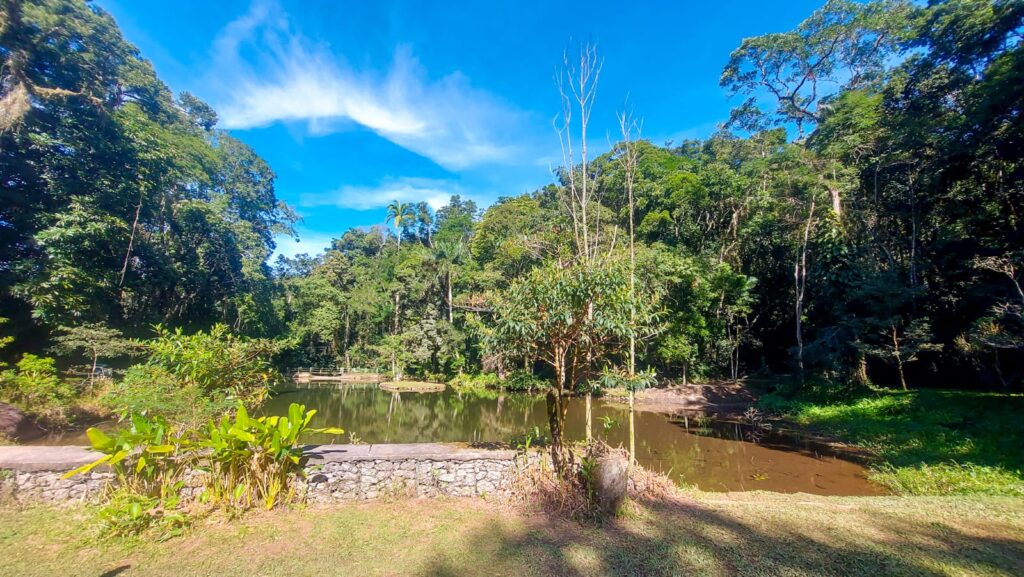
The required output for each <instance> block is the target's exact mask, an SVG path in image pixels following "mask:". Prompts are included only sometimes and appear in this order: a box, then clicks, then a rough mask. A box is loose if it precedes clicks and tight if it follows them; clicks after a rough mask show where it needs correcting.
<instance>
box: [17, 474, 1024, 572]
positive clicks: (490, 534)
mask: <svg viewBox="0 0 1024 577" xmlns="http://www.w3.org/2000/svg"><path fill="white" fill-rule="evenodd" d="M0 518H2V519H3V520H4V521H3V523H0V559H3V564H2V569H0V573H2V574H4V575H19V576H24V577H32V576H35V575H47V576H49V575H69V576H76V575H88V576H93V577H95V576H97V575H122V576H142V577H155V576H164V575H166V576H175V577H177V576H190V575H218V576H220V575H239V576H241V575H310V576H317V577H323V576H329V575H361V576H362V575H424V576H449V575H453V576H454V575H488V576H490V575H568V576H588V575H716V576H717V575H791V576H803V575H807V576H811V575H813V576H819V575H823V576H824V575H844V576H847V575H848V576H858V575H865V576H871V577H878V576H879V575H907V576H910V575H922V576H924V575H964V576H967V575H971V576H974V575H983V576H984V575H988V576H1009V575H1020V574H1022V572H1024V500H1020V499H1012V498H1005V497H956V498H941V497H871V498H836V497H829V498H823V497H812V496H807V495H777V494H768V493H746V494H733V495H723V494H711V493H695V494H693V496H692V497H686V498H683V499H681V500H679V501H675V502H670V503H660V504H650V505H646V506H633V507H632V508H630V509H629V510H627V513H625V514H624V515H623V516H622V517H621V518H619V519H615V520H612V521H609V522H606V523H605V524H603V525H600V526H598V525H592V524H580V523H576V522H571V521H566V520H564V519H560V518H557V517H552V516H549V515H545V514H543V513H540V512H538V511H532V510H526V509H519V508H513V507H511V506H506V505H499V504H495V503H488V502H485V501H482V500H454V499H453V500H433V501H428V500H406V501H402V500H399V501H394V502H376V503H364V504H351V505H339V506H334V507H330V508H311V509H295V510H284V511H273V512H269V513H267V512H261V513H251V514H248V515H245V516H243V517H241V518H237V519H232V520H227V519H222V518H213V519H207V520H205V521H202V522H200V523H199V524H197V525H196V526H195V527H193V528H191V529H189V530H188V531H187V532H186V534H185V535H184V536H183V537H180V538H176V539H172V540H170V541H166V542H163V543H157V542H154V541H152V540H140V539H134V540H116V541H109V540H107V541H97V540H96V537H95V529H94V528H93V521H92V517H91V516H90V515H89V514H88V513H87V512H86V511H85V510H83V509H81V508H76V507H70V508H65V509H54V508H48V507H42V506H36V507H29V508H20V509H19V508H13V507H10V506H8V507H0Z"/></svg>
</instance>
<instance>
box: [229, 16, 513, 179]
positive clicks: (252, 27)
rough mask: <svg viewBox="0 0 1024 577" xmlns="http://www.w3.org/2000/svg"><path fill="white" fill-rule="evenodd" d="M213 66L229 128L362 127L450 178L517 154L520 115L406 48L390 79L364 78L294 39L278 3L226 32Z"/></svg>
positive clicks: (370, 73)
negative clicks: (435, 71)
mask: <svg viewBox="0 0 1024 577" xmlns="http://www.w3.org/2000/svg"><path fill="white" fill-rule="evenodd" d="M214 61H215V62H214V64H215V69H214V80H215V82H217V83H218V84H219V85H220V86H221V87H222V89H223V91H224V92H225V94H224V96H223V98H222V99H221V101H220V102H218V106H217V109H218V112H219V113H220V117H221V125H222V126H223V127H224V128H253V127H259V126H266V125H269V124H272V123H274V122H281V121H293V122H295V121H304V122H306V123H307V125H308V127H309V130H310V132H311V133H312V134H323V133H328V132H334V131H337V130H341V129H343V128H344V127H345V126H346V125H347V124H349V123H355V124H358V125H361V126H363V127H365V128H367V129H369V130H372V131H374V132H375V133H377V134H378V135H380V136H382V137H384V138H386V139H388V140H390V141H392V142H394V143H395V144H398V145H399V146H402V147H404V148H406V149H408V150H411V151H413V152H415V153H417V154H420V155H422V156H425V157H427V158H429V159H431V160H433V161H434V162H436V163H437V164H439V165H441V166H443V167H445V168H448V169H462V168H467V167H470V166H476V165H481V164H487V163H494V162H501V161H505V160H508V159H509V158H511V157H512V156H513V155H514V154H515V152H516V150H515V148H514V147H513V146H511V145H509V144H506V142H507V134H509V133H510V132H511V131H512V130H514V129H515V127H516V126H517V125H520V124H521V120H522V119H521V117H522V113H521V112H519V111H517V110H515V109H514V108H513V107H511V106H509V105H508V104H506V103H504V102H502V101H501V100H500V99H499V98H497V97H495V96H493V95H491V94H489V93H487V92H484V91H481V90H478V89H476V88H474V87H473V86H472V85H471V84H470V82H469V80H468V79H467V78H465V77H464V76H463V75H462V74H460V73H459V72H453V73H451V74H448V75H446V76H444V77H442V78H440V79H436V80H431V79H430V78H428V76H427V72H426V70H424V68H423V67H422V66H421V65H420V63H419V61H418V60H417V59H416V58H415V56H413V54H412V53H411V51H410V50H409V49H408V48H407V47H398V48H397V49H396V51H395V54H394V59H393V61H392V62H391V64H390V67H389V68H388V69H387V70H386V71H374V70H356V69H354V68H353V67H351V66H349V65H348V64H346V63H345V62H344V61H343V60H342V59H341V58H340V57H339V56H337V55H335V54H333V53H332V52H331V51H330V50H329V49H328V48H327V47H326V46H325V45H321V44H317V43H314V42H312V41H310V40H308V39H306V38H304V37H303V36H302V35H301V34H300V33H298V32H297V31H295V30H293V28H292V24H291V22H290V21H289V19H288V16H287V15H286V14H285V13H284V11H283V10H282V9H281V7H280V6H278V5H277V4H276V3H273V2H270V1H259V0H258V1H257V2H255V3H254V4H253V5H252V6H251V8H250V10H249V11H248V12H247V13H246V14H245V15H244V16H242V17H240V18H238V19H236V20H235V21H233V22H231V23H230V24H229V25H228V26H226V27H225V28H224V29H223V30H222V31H221V33H220V35H219V37H218V39H217V41H216V44H215V46H214ZM349 126H350V125H349ZM499 135H501V136H499ZM503 137H504V138H503Z"/></svg>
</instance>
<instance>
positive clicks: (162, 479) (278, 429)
mask: <svg viewBox="0 0 1024 577" xmlns="http://www.w3.org/2000/svg"><path fill="white" fill-rule="evenodd" d="M315 414H316V411H315V410H311V411H306V409H305V407H303V406H302V405H298V404H295V403H293V404H292V405H291V406H289V408H288V415H287V416H283V417H277V416H271V417H258V418H251V417H249V415H248V413H247V412H246V410H245V406H244V405H242V404H238V405H237V406H236V409H235V414H234V415H233V416H232V415H224V416H223V417H222V418H221V419H220V420H219V421H217V422H213V421H210V422H208V425H207V426H206V428H205V429H200V430H188V429H183V428H179V427H175V426H173V425H171V424H169V423H168V421H167V420H166V419H164V418H163V417H161V416H155V417H150V416H148V415H146V414H145V413H132V414H131V415H129V416H127V418H126V422H127V427H122V428H118V429H116V430H114V431H112V432H111V433H109V434H108V433H104V432H103V431H100V430H99V429H95V428H90V429H89V430H88V431H87V434H88V437H89V441H90V442H91V444H92V447H93V449H94V450H96V451H98V452H100V453H102V454H103V456H102V457H100V458H99V459H97V460H96V461H93V462H91V463H88V464H86V465H83V466H81V467H78V468H77V469H74V470H72V471H69V472H68V473H66V474H65V475H64V478H68V477H72V476H75V475H80V474H84V473H88V472H89V471H92V470H93V469H95V468H96V467H98V466H101V465H103V466H108V467H110V468H111V470H112V471H113V472H114V474H115V477H116V480H117V484H116V488H115V489H114V491H113V492H112V493H111V494H110V496H109V498H108V500H107V502H106V503H105V505H104V506H103V507H102V508H101V509H100V517H101V519H102V520H103V523H104V527H105V528H106V529H107V530H108V531H109V532H111V533H112V534H116V535H123V534H129V533H137V532H140V531H144V530H147V529H149V528H150V527H157V528H159V529H160V535H161V538H167V537H170V536H174V535H176V534H178V533H179V532H180V530H181V529H182V528H183V527H184V526H185V525H187V517H186V515H185V513H184V512H183V511H182V510H181V508H180V505H181V503H182V494H181V492H182V489H183V487H184V486H185V476H186V474H188V473H189V472H190V471H202V472H204V473H205V475H204V476H203V477H202V480H203V483H204V484H203V488H202V493H201V497H200V498H201V499H202V500H203V501H204V502H206V503H209V504H211V505H214V506H221V507H227V508H230V509H238V510H244V509H248V508H250V507H252V506H254V505H257V504H259V505H263V506H265V507H266V508H267V509H271V508H273V507H274V506H276V505H278V504H281V503H285V502H291V501H292V500H294V499H295V498H296V494H295V493H294V487H293V485H292V481H293V479H294V478H295V477H296V476H298V475H301V473H302V466H301V462H302V447H301V445H300V444H299V439H300V437H301V436H302V435H304V434H306V433H320V434H329V435H341V434H344V431H343V430H342V429H338V428H333V427H331V428H311V427H309V422H310V420H311V419H312V418H313V415H315Z"/></svg>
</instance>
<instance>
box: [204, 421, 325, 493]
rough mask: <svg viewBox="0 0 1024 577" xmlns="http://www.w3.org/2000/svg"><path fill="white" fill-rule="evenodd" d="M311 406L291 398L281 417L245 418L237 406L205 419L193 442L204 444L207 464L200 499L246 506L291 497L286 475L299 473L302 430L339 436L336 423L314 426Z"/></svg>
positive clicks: (288, 479) (291, 488) (292, 476)
mask: <svg viewBox="0 0 1024 577" xmlns="http://www.w3.org/2000/svg"><path fill="white" fill-rule="evenodd" d="M315 414H316V411H315V410H310V411H306V408H305V407H304V406H302V405H299V404H296V403H292V404H291V405H290V406H289V407H288V415H287V416H284V417H277V416H273V417H258V418H251V417H249V415H248V413H247V412H246V410H245V407H244V406H242V405H239V406H238V408H237V410H236V411H235V414H234V416H233V417H231V416H228V415H225V416H223V417H221V419H220V421H219V422H217V423H212V422H211V423H210V425H209V427H208V428H207V431H206V435H205V437H204V438H202V439H201V440H200V441H199V442H198V443H197V446H198V447H199V448H201V449H208V450H209V453H208V457H209V462H210V465H209V467H208V469H207V473H208V475H209V478H208V481H207V485H206V491H205V493H204V498H205V499H206V500H207V501H208V502H211V503H217V504H224V505H226V506H229V507H232V508H240V509H248V508H250V507H252V506H253V505H254V504H262V505H264V506H265V507H266V508H267V509H272V508H274V506H275V505H277V504H279V503H287V502H291V501H292V500H293V499H295V497H296V495H295V493H294V488H293V486H292V484H291V480H292V479H293V478H294V477H295V476H296V475H298V474H300V473H301V471H302V467H301V462H302V447H301V446H300V445H299V438H300V437H301V436H302V435H303V434H304V433H322V434H329V435H342V434H344V432H345V431H343V430H342V429H338V428H324V429H314V428H311V427H309V421H310V420H311V419H312V418H313V415H315Z"/></svg>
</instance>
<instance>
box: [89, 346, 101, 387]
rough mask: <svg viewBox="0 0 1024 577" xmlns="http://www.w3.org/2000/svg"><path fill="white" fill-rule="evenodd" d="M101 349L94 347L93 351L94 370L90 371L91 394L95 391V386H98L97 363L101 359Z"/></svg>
mask: <svg viewBox="0 0 1024 577" xmlns="http://www.w3.org/2000/svg"><path fill="white" fill-rule="evenodd" d="M99 358H100V354H99V351H97V350H96V349H93V351H92V372H90V373H89V394H90V395H91V394H92V392H93V388H94V387H95V386H96V363H97V362H98V361H99Z"/></svg>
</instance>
